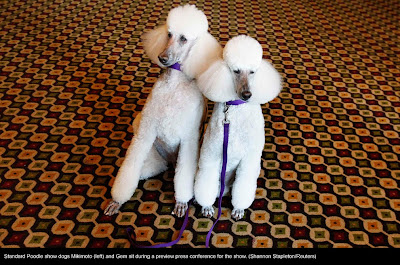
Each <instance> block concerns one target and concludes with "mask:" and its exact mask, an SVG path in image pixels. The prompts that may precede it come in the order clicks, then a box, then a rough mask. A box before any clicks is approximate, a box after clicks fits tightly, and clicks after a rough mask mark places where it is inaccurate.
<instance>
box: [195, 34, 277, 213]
mask: <svg viewBox="0 0 400 265" xmlns="http://www.w3.org/2000/svg"><path fill="white" fill-rule="evenodd" d="M223 54H224V57H223V59H220V60H218V61H216V62H215V63H214V64H213V65H211V66H210V67H209V69H208V70H207V71H205V72H204V73H203V74H202V75H201V76H200V78H199V80H198V85H199V88H200V90H201V91H202V93H203V94H204V95H205V96H206V97H207V98H208V99H210V100H212V101H215V102H216V103H215V105H214V111H213V114H212V116H211V120H210V122H209V125H208V127H207V130H206V133H205V136H204V141H203V145H202V147H201V152H200V159H199V169H198V172H197V175H196V178H195V188H194V189H195V199H196V201H197V202H198V203H199V204H200V205H201V206H202V207H203V209H202V212H203V214H204V215H206V216H208V217H210V215H212V214H213V213H214V211H213V207H212V205H213V204H214V202H215V199H216V198H217V196H218V194H219V189H220V175H221V167H222V146H223V145H222V143H223V130H224V129H223V119H224V113H223V110H224V102H227V101H230V100H236V99H239V97H238V93H237V89H236V85H235V81H234V73H233V70H236V69H242V70H243V69H247V70H252V71H254V74H252V75H251V78H250V79H249V82H248V85H249V90H250V91H251V93H252V96H251V98H250V99H249V100H248V101H247V103H245V104H241V105H238V106H230V107H229V110H228V116H227V117H228V120H229V121H230V132H229V143H228V163H227V172H226V184H227V187H226V190H225V193H227V192H228V189H229V184H230V183H232V180H233V178H234V177H235V179H234V181H233V185H232V192H231V194H232V205H233V207H234V209H233V211H232V217H233V218H235V219H240V218H242V217H243V214H244V209H246V208H248V207H249V206H250V205H251V204H252V202H253V201H254V197H255V192H256V188H257V178H258V176H259V174H260V170H261V156H262V151H263V148H264V143H265V134H264V117H263V114H262V110H261V106H260V104H264V103H266V102H268V101H270V100H272V99H274V98H275V97H276V96H277V95H278V94H279V92H280V90H281V81H280V75H279V73H278V72H277V71H276V70H275V69H274V68H273V66H272V65H271V64H270V63H268V62H267V61H265V60H262V48H261V45H260V44H259V43H258V42H257V41H256V40H254V39H252V38H250V37H248V36H238V37H235V38H233V39H231V40H230V41H229V42H228V43H227V44H226V46H225V48H224V53H223Z"/></svg>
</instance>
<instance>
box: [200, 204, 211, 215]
mask: <svg viewBox="0 0 400 265" xmlns="http://www.w3.org/2000/svg"><path fill="white" fill-rule="evenodd" d="M201 213H202V214H203V215H204V216H205V217H208V218H211V217H213V216H214V207H213V206H212V205H211V206H206V207H202V208H201Z"/></svg>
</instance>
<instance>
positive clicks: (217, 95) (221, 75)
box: [197, 59, 237, 102]
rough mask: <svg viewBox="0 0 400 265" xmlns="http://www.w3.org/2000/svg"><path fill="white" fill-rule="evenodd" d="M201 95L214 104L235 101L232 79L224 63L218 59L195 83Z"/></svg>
mask: <svg viewBox="0 0 400 265" xmlns="http://www.w3.org/2000/svg"><path fill="white" fill-rule="evenodd" d="M197 84H198V86H199V89H200V91H201V92H202V93H203V95H204V96H205V97H206V98H208V99H209V100H211V101H214V102H226V101H230V100H234V99H237V96H236V93H235V88H234V83H233V77H232V74H231V71H230V70H229V68H228V66H227V65H226V63H225V62H224V61H223V60H222V59H219V60H217V61H215V62H214V63H213V64H212V65H211V66H210V67H209V68H208V69H207V70H206V71H205V72H204V73H203V74H201V75H200V77H199V78H198V82H197Z"/></svg>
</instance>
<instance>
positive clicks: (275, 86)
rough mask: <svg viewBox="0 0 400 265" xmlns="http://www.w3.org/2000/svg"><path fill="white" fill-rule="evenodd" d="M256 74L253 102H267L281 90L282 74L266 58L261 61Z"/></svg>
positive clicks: (252, 89) (252, 86)
mask: <svg viewBox="0 0 400 265" xmlns="http://www.w3.org/2000/svg"><path fill="white" fill-rule="evenodd" d="M254 75H255V76H254V79H253V82H252V85H251V93H252V97H251V99H250V101H251V102H254V103H258V104H265V103H267V102H269V101H271V100H273V99H274V98H275V97H276V96H278V94H279V93H280V92H281V76H280V75H279V73H278V71H276V70H275V68H274V67H273V66H272V65H271V64H270V63H269V62H267V61H266V60H262V61H261V64H260V67H259V68H258V70H257V72H256V73H255V74H254Z"/></svg>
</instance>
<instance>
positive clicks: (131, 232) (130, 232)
mask: <svg viewBox="0 0 400 265" xmlns="http://www.w3.org/2000/svg"><path fill="white" fill-rule="evenodd" d="M192 202H193V199H191V200H190V201H189V203H188V209H187V211H186V214H185V219H184V220H183V224H182V227H181V230H179V234H178V237H177V238H176V239H175V240H172V241H171V242H167V243H160V244H157V245H152V246H142V245H139V244H137V243H136V242H135V241H136V239H135V232H134V228H133V227H132V226H131V225H130V226H128V227H127V228H126V233H127V234H128V239H129V242H130V243H131V246H132V247H134V248H166V247H170V246H173V245H175V244H176V243H178V242H179V240H181V237H182V234H183V231H185V228H186V226H187V223H188V220H189V207H190V205H191V204H192Z"/></svg>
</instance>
